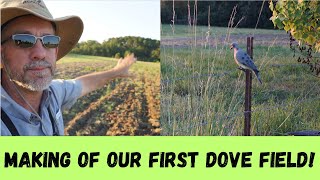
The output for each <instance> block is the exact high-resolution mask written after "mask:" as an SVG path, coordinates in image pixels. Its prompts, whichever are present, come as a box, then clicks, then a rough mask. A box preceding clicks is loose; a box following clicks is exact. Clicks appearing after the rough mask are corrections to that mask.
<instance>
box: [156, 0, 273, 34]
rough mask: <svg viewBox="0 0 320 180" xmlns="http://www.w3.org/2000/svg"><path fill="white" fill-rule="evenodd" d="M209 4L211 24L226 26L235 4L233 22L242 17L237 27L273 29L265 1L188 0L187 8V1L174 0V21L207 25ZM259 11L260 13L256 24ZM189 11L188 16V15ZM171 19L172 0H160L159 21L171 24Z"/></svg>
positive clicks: (184, 23)
mask: <svg viewBox="0 0 320 180" xmlns="http://www.w3.org/2000/svg"><path fill="white" fill-rule="evenodd" d="M195 2H196V5H195ZM209 6H210V25H211V26H219V27H228V24H229V20H230V15H231V14H232V11H233V8H234V7H235V6H237V11H236V16H235V17H234V18H235V19H234V22H235V24H236V23H237V22H239V21H240V19H242V20H241V22H240V23H239V25H238V27H241V28H242V27H245V28H255V27H256V26H257V28H268V29H273V24H272V22H271V21H269V18H270V17H271V16H272V12H271V11H270V9H269V8H268V3H267V1H266V2H262V1H189V9H188V1H174V14H175V19H174V23H175V24H183V25H187V24H193V22H194V20H195V19H196V21H197V25H204V26H207V25H208V14H209V13H208V12H209ZM261 7H262V11H261ZM195 9H196V11H195ZM260 11H261V15H260V19H259V23H258V24H257V20H258V17H259V16H258V15H259V13H260ZM189 13H190V16H188V14H189ZM195 13H196V17H195ZM172 19H173V2H172V0H171V1H161V23H163V24H172V21H171V20H172ZM235 24H234V25H235Z"/></svg>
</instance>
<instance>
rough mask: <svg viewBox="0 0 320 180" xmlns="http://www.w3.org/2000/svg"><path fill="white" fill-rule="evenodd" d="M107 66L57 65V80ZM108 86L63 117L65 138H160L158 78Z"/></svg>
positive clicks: (140, 76)
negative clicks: (82, 136)
mask: <svg viewBox="0 0 320 180" xmlns="http://www.w3.org/2000/svg"><path fill="white" fill-rule="evenodd" d="M108 66H109V64H108V63H66V64H60V65H59V64H58V67H57V75H56V76H57V78H63V77H67V76H68V77H69V78H74V77H77V76H79V75H83V74H86V73H89V72H91V71H97V67H108ZM158 76H159V77H156V78H152V79H151V78H149V77H152V76H150V75H148V73H142V74H138V75H137V76H136V78H135V79H133V80H118V81H113V82H110V83H109V84H108V85H106V86H105V87H104V88H102V89H100V90H97V91H95V92H93V93H91V94H89V95H87V96H84V97H82V98H80V99H79V100H78V101H77V102H76V104H75V105H74V106H73V108H71V110H69V111H66V112H64V113H63V115H64V123H65V134H66V135H91V136H105V135H110V136H117V135H139V136H142V135H143V136H144V135H147V136H149V135H160V130H161V129H160V123H159V119H160V98H159V97H160V74H159V75H158Z"/></svg>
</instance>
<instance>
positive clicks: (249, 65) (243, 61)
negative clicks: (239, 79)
mask: <svg viewBox="0 0 320 180" xmlns="http://www.w3.org/2000/svg"><path fill="white" fill-rule="evenodd" d="M230 49H233V57H234V60H235V61H236V63H237V64H238V65H239V69H240V70H243V69H249V70H251V71H253V72H254V74H255V75H256V77H257V79H258V80H259V82H260V84H262V81H261V77H260V74H259V70H258V68H257V66H256V65H255V64H254V63H253V60H252V59H251V58H250V56H249V55H248V54H247V53H246V52H244V51H243V50H242V49H241V48H239V46H238V43H236V42H233V43H232V44H231V45H230Z"/></svg>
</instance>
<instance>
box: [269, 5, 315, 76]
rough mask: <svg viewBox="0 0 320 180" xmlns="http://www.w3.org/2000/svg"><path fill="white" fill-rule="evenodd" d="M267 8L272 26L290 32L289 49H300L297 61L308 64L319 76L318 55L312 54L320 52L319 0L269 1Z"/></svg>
mask: <svg viewBox="0 0 320 180" xmlns="http://www.w3.org/2000/svg"><path fill="white" fill-rule="evenodd" d="M269 8H270V10H271V11H272V13H273V14H272V17H271V18H270V19H271V20H272V22H273V24H274V26H275V27H278V28H279V29H284V30H285V31H287V32H288V33H290V47H291V49H293V50H294V52H295V51H296V47H297V48H298V49H299V50H300V52H301V54H300V56H299V57H298V62H302V63H306V64H308V65H309V66H310V70H311V71H312V72H315V74H316V75H317V76H320V60H319V58H320V57H319V56H314V55H315V54H319V52H320V22H319V20H320V1H318V0H310V1H305V0H298V1H290V0H279V1H277V2H276V3H274V2H273V1H270V4H269ZM294 41H297V42H298V44H294V43H293V42H294Z"/></svg>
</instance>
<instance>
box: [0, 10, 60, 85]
mask: <svg viewBox="0 0 320 180" xmlns="http://www.w3.org/2000/svg"><path fill="white" fill-rule="evenodd" d="M54 33H55V32H54V29H53V26H52V24H51V23H50V22H48V21H45V20H42V19H40V18H38V17H35V16H32V15H28V16H22V17H19V18H17V19H15V20H13V21H12V22H10V23H9V24H8V25H7V26H6V27H5V28H4V29H3V30H2V32H1V41H3V40H7V39H9V40H8V41H6V42H5V43H3V44H2V45H1V61H2V66H5V67H4V68H5V70H7V71H8V72H7V73H2V76H3V77H2V78H7V79H9V78H10V77H11V79H12V80H13V81H14V82H15V83H16V84H17V85H19V86H20V87H22V88H25V89H28V90H31V91H42V90H44V89H46V88H48V86H49V85H50V83H51V81H52V79H53V75H54V71H55V67H56V58H57V53H58V48H46V47H44V46H43V45H42V42H41V40H40V39H38V40H37V42H36V44H35V45H34V46H33V47H31V48H21V47H18V46H16V45H15V43H14V41H13V40H12V39H11V36H12V35H14V34H31V35H34V36H37V37H42V36H44V35H54ZM9 76H10V77H9Z"/></svg>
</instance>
